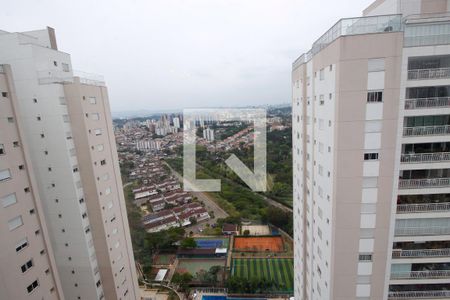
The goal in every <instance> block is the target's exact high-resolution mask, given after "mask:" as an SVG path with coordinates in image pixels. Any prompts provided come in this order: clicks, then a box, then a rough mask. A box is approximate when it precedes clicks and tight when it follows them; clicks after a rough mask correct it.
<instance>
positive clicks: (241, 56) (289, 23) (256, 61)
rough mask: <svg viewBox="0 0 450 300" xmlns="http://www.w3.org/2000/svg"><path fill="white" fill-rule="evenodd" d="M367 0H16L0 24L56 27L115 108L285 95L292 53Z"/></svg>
mask: <svg viewBox="0 0 450 300" xmlns="http://www.w3.org/2000/svg"><path fill="white" fill-rule="evenodd" d="M371 2H372V0H296V1H294V0H122V1H114V0H102V1H92V0H74V1H72V0H71V1H62V0H53V1H50V0H32V1H30V0H28V1H26V0H13V1H3V2H2V9H1V10H0V29H2V30H6V31H27V30H34V29H41V28H45V27H46V26H47V25H48V26H50V27H53V28H55V30H56V37H57V40H58V47H59V50H61V51H64V52H68V53H70V54H71V56H72V64H73V68H74V69H76V70H82V71H85V72H91V73H97V74H102V75H104V77H105V79H106V82H107V85H108V89H109V94H110V102H111V106H112V110H113V111H115V112H119V111H128V110H141V109H147V110H152V111H154V110H160V109H181V108H186V107H213V106H237V105H240V106H241V105H257V104H280V103H289V102H290V93H291V92H290V91H291V90H290V72H291V63H292V61H293V60H295V59H296V58H297V57H298V56H299V55H300V54H302V53H303V52H305V51H307V50H309V48H310V46H311V44H312V42H314V41H315V40H316V39H317V38H318V37H319V36H320V35H322V34H323V33H324V32H325V31H326V30H327V29H329V28H330V27H331V26H332V25H333V24H334V23H335V22H336V21H337V20H338V19H339V18H343V17H353V16H360V15H361V12H362V10H363V9H364V8H365V7H366V6H368V5H369V4H370V3H371Z"/></svg>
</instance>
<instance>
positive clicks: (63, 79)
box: [37, 70, 73, 84]
mask: <svg viewBox="0 0 450 300" xmlns="http://www.w3.org/2000/svg"><path fill="white" fill-rule="evenodd" d="M37 77H38V81H39V84H53V83H70V82H73V76H72V72H65V71H60V70H46V71H38V72H37Z"/></svg>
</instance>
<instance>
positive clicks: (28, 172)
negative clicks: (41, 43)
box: [0, 65, 64, 300]
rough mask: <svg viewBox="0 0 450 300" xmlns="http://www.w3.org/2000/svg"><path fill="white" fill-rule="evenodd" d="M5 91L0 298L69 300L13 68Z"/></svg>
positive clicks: (0, 104)
mask: <svg viewBox="0 0 450 300" xmlns="http://www.w3.org/2000/svg"><path fill="white" fill-rule="evenodd" d="M0 91H1V98H0V121H1V124H0V128H1V131H0V205H1V206H0V220H1V222H2V224H1V226H0V239H1V245H2V246H1V252H0V253H1V255H0V264H1V266H2V267H1V268H0V277H1V278H2V280H0V299H55V300H56V299H64V297H63V293H62V289H61V283H60V281H59V276H58V270H57V268H56V263H55V260H54V258H53V248H52V246H51V243H50V238H49V232H48V229H47V224H46V221H45V218H44V211H43V207H42V203H41V200H40V198H39V194H38V192H37V184H36V181H35V178H34V175H33V169H32V166H31V162H30V157H29V152H28V144H27V141H26V140H24V139H23V138H22V135H23V129H22V125H21V119H20V115H18V114H17V99H16V93H15V89H14V83H13V79H12V73H11V68H10V66H8V65H2V66H1V67H0Z"/></svg>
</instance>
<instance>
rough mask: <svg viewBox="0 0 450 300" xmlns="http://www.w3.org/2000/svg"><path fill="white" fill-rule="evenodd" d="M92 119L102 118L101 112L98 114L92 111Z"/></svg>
mask: <svg viewBox="0 0 450 300" xmlns="http://www.w3.org/2000/svg"><path fill="white" fill-rule="evenodd" d="M91 120H94V121H98V120H100V114H98V113H92V114H91Z"/></svg>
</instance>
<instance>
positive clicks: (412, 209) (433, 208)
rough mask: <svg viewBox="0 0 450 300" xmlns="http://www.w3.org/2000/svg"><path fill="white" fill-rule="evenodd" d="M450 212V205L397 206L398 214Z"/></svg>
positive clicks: (447, 203)
mask: <svg viewBox="0 0 450 300" xmlns="http://www.w3.org/2000/svg"><path fill="white" fill-rule="evenodd" d="M445 211H450V203H449V202H445V203H419V204H398V205H397V213H398V214H411V213H425V212H445Z"/></svg>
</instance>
